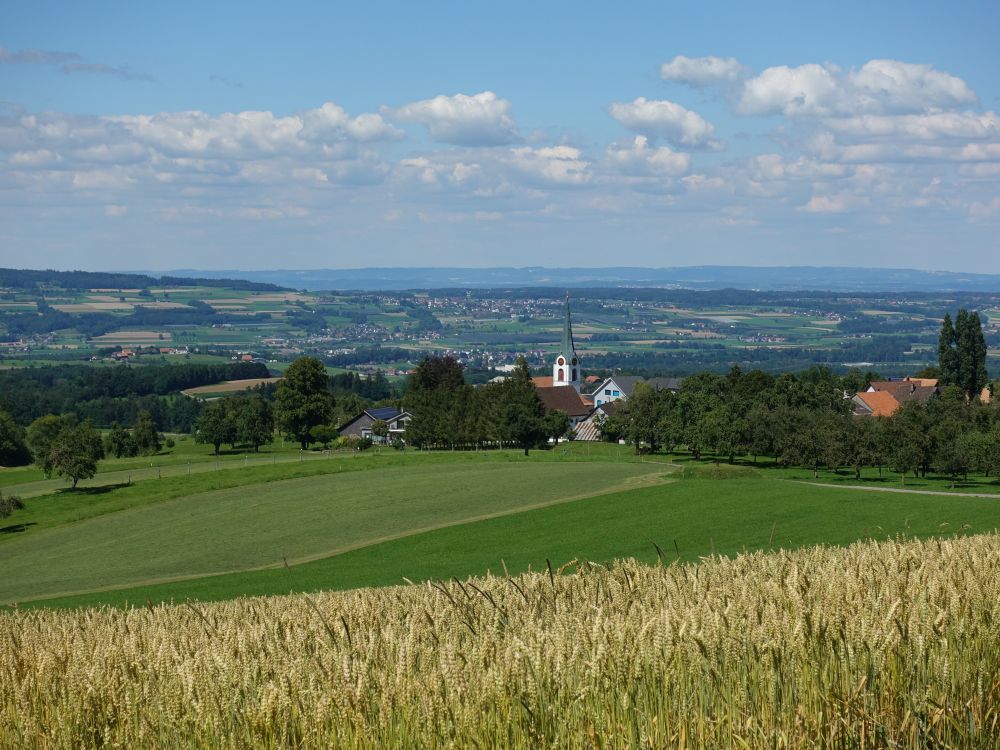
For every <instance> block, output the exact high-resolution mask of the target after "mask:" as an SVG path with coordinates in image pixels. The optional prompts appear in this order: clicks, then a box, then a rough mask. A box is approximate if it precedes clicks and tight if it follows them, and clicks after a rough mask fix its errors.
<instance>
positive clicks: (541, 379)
mask: <svg viewBox="0 0 1000 750" xmlns="http://www.w3.org/2000/svg"><path fill="white" fill-rule="evenodd" d="M531 382H532V383H534V384H535V388H551V387H552V376H551V375H536V376H534V377H533V378H532V379H531Z"/></svg>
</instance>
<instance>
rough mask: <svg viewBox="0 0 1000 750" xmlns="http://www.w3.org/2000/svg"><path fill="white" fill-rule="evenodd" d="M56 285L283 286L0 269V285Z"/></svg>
mask: <svg viewBox="0 0 1000 750" xmlns="http://www.w3.org/2000/svg"><path fill="white" fill-rule="evenodd" d="M39 286H56V287H59V288H61V289H144V288H146V287H150V286H209V287H225V288H226V289H237V290H239V291H244V292H280V291H284V288H283V287H280V286H277V285H275V284H272V283H269V282H263V281H246V280H244V279H231V278H221V277H218V276H216V275H215V274H213V275H212V277H211V278H189V277H182V276H158V277H155V276H150V275H147V274H139V273H116V272H104V271H50V270H47V271H36V270H28V269H24V270H22V269H16V268H0V287H7V288H10V289H35V288H36V287H39Z"/></svg>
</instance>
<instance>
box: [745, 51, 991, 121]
mask: <svg viewBox="0 0 1000 750" xmlns="http://www.w3.org/2000/svg"><path fill="white" fill-rule="evenodd" d="M975 102H976V95H975V92H973V91H972V89H970V88H969V87H968V86H967V85H966V83H965V82H964V81H963V80H962V79H961V78H957V77H956V76H953V75H950V74H948V73H942V72H941V71H938V70H935V69H934V68H933V67H932V66H930V65H917V64H913V63H904V62H900V61H898V60H871V61H869V62H867V63H865V64H864V65H863V66H862V67H861V68H860V69H859V70H850V71H847V72H846V73H845V72H843V71H841V70H840V69H839V68H837V67H836V66H834V65H829V64H827V65H818V64H816V63H809V64H806V65H799V66H798V67H788V66H786V65H778V66H775V67H772V68H767V69H766V70H764V71H762V72H761V73H760V74H759V75H758V76H756V77H754V78H751V79H749V80H748V81H746V82H745V83H744V84H743V88H742V91H741V93H740V96H739V99H738V101H737V103H736V111H737V112H738V113H740V114H744V115H775V114H781V115H785V116H786V117H798V116H814V117H830V116H842V115H847V116H850V115H858V114H894V113H895V114H900V113H920V112H931V111H934V110H936V109H941V108H953V107H957V106H963V105H969V104H975Z"/></svg>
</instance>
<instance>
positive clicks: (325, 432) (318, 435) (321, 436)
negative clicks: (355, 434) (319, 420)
mask: <svg viewBox="0 0 1000 750" xmlns="http://www.w3.org/2000/svg"><path fill="white" fill-rule="evenodd" d="M309 437H310V438H312V442H314V443H319V444H320V445H322V446H323V450H326V449H327V448H329V447H330V443H332V442H333V440H334V438H336V437H337V430H336V429H335V428H333V427H331V426H330V425H328V424H318V425H316V426H315V427H312V428H311V429H310V430H309Z"/></svg>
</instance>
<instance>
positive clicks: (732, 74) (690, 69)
mask: <svg viewBox="0 0 1000 750" xmlns="http://www.w3.org/2000/svg"><path fill="white" fill-rule="evenodd" d="M746 72H747V69H746V68H745V67H743V65H741V64H740V62H739V60H737V59H736V58H735V57H685V56H684V55H677V56H676V57H675V58H673V59H672V60H670V61H668V62H665V63H663V65H661V66H660V78H662V79H663V80H664V81H673V82H675V83H683V84H686V85H688V86H692V87H694V88H705V87H706V86H714V85H715V84H717V83H730V82H732V81H736V80H739V79H740V78H742V77H743V76H744V75H746Z"/></svg>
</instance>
